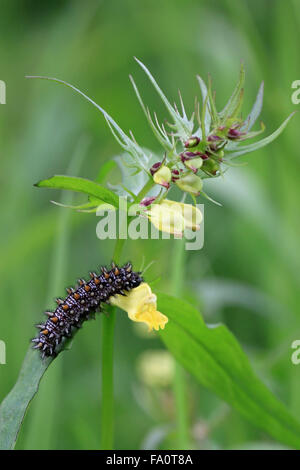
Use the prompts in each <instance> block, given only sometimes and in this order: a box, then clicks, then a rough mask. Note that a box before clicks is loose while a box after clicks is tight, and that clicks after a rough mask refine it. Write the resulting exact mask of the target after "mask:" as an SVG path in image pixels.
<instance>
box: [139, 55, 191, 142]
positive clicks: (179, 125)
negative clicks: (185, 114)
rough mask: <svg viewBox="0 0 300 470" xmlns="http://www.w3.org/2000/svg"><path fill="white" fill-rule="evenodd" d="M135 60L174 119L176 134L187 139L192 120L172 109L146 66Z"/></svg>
mask: <svg viewBox="0 0 300 470" xmlns="http://www.w3.org/2000/svg"><path fill="white" fill-rule="evenodd" d="M135 60H136V61H137V63H138V64H139V65H140V66H141V68H142V69H143V70H144V72H145V73H146V75H147V76H148V78H149V80H150V81H151V83H152V85H153V86H154V88H155V89H156V91H157V93H158V94H159V96H160V97H161V99H162V101H163V103H164V105H165V106H166V108H167V110H168V112H169V114H170V116H171V117H172V119H173V121H174V125H175V126H176V130H177V133H178V135H179V136H180V137H181V138H182V139H184V140H186V139H188V138H189V137H190V135H191V132H192V130H193V122H192V121H188V120H187V119H184V118H182V117H181V116H180V115H179V113H177V112H176V111H175V110H174V108H173V106H172V105H171V104H170V103H169V101H168V99H167V98H166V96H165V95H164V93H163V92H162V90H161V89H160V87H159V86H158V84H157V83H156V81H155V79H154V77H153V76H152V74H151V73H150V71H149V70H148V69H147V67H146V66H145V65H144V64H143V63H142V62H141V61H140V60H138V59H137V58H135Z"/></svg>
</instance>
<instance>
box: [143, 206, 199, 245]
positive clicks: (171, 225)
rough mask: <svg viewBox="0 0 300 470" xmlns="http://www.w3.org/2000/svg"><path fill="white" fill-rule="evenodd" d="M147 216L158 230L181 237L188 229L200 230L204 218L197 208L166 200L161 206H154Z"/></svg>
mask: <svg viewBox="0 0 300 470" xmlns="http://www.w3.org/2000/svg"><path fill="white" fill-rule="evenodd" d="M146 214H147V215H148V217H149V220H150V221H151V223H152V224H153V225H154V226H155V227H156V228H157V229H158V230H160V231H161V232H167V233H171V234H173V235H177V236H180V237H181V236H182V235H183V232H184V230H185V229H186V228H187V229H190V230H193V231H196V230H199V229H200V224H201V222H202V218H203V217H202V213H201V211H200V210H199V209H198V208H197V207H195V206H192V205H191V204H184V203H182V202H176V201H171V200H169V199H164V200H163V201H162V202H161V203H160V204H153V205H152V207H151V209H150V210H149V211H147V212H146Z"/></svg>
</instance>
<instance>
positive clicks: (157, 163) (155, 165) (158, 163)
mask: <svg viewBox="0 0 300 470" xmlns="http://www.w3.org/2000/svg"><path fill="white" fill-rule="evenodd" d="M161 165H162V163H161V162H156V163H154V165H152V167H151V168H150V173H151V175H152V176H153V175H154V173H156V172H157V170H159V168H160V167H161Z"/></svg>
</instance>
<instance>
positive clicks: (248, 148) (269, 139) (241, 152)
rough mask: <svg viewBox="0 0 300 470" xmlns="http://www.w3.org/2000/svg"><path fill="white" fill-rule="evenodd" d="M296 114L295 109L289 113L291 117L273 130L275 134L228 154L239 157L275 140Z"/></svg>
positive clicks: (231, 156) (230, 156)
mask: <svg viewBox="0 0 300 470" xmlns="http://www.w3.org/2000/svg"><path fill="white" fill-rule="evenodd" d="M294 114H295V111H294V112H293V113H291V114H290V115H289V117H288V118H287V119H286V120H285V121H284V122H283V123H282V124H281V126H280V127H279V128H278V129H277V130H276V131H275V132H273V134H271V135H269V136H268V137H265V138H264V139H262V140H259V141H258V142H255V143H254V144H250V145H244V146H240V147H238V148H237V150H235V151H231V152H230V153H229V154H227V155H226V156H228V157H229V158H235V157H239V156H240V155H244V154H246V153H250V152H254V151H255V150H258V149H260V148H262V147H265V146H266V145H268V144H270V143H271V142H273V140H275V139H276V138H277V137H278V136H279V135H280V134H281V132H282V131H283V130H284V128H285V127H286V125H287V123H288V122H289V120H290V119H291V118H292V117H293V116H294Z"/></svg>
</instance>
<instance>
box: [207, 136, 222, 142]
mask: <svg viewBox="0 0 300 470" xmlns="http://www.w3.org/2000/svg"><path fill="white" fill-rule="evenodd" d="M216 140H222V139H221V137H219V136H218V135H209V136H208V137H207V141H208V142H215V141H216Z"/></svg>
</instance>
